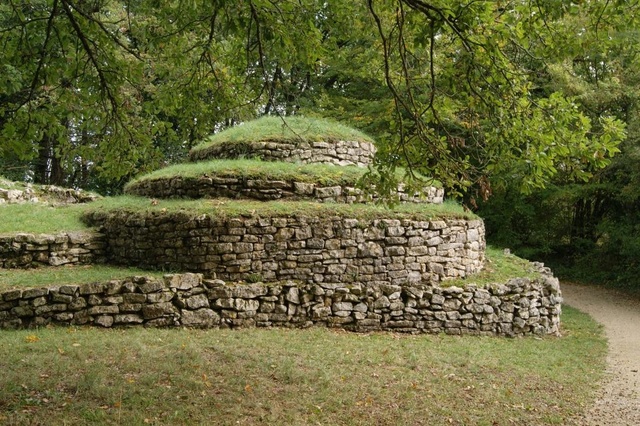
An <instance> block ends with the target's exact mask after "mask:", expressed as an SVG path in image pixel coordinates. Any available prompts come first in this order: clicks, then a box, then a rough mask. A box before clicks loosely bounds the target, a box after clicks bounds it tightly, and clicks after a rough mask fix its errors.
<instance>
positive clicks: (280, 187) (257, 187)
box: [125, 176, 444, 204]
mask: <svg viewBox="0 0 640 426" xmlns="http://www.w3.org/2000/svg"><path fill="white" fill-rule="evenodd" d="M125 193H127V194H130V195H139V196H143V197H153V198H172V197H182V198H185V197H186V198H195V199H198V198H218V197H224V198H253V199H258V200H263V201H270V200H278V199H283V198H286V199H292V200H303V199H313V200H318V201H321V202H337V203H363V202H372V201H375V197H369V196H364V195H363V194H362V190H360V189H358V188H354V187H351V186H346V185H343V186H321V185H318V184H313V183H305V182H295V181H282V180H266V179H261V180H258V179H243V178H239V177H208V176H201V177H191V178H189V177H182V176H176V177H172V178H158V179H148V180H141V181H138V182H135V183H134V184H132V185H129V186H128V187H127V188H126V189H125ZM398 196H399V199H400V201H402V202H412V203H431V204H441V203H442V202H443V200H444V189H442V188H435V187H430V188H427V189H425V190H424V191H423V193H422V194H420V195H418V196H412V197H410V196H409V195H408V194H407V193H405V192H402V191H398Z"/></svg>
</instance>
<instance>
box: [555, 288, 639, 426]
mask: <svg viewBox="0 0 640 426" xmlns="http://www.w3.org/2000/svg"><path fill="white" fill-rule="evenodd" d="M561 288H562V295H563V297H564V302H565V303H566V304H567V305H570V306H572V307H574V308H577V309H579V310H581V311H583V312H586V313H588V314H589V315H591V316H592V317H593V318H594V319H595V320H596V321H598V322H599V323H601V324H602V325H604V329H605V333H606V336H607V339H608V340H609V354H608V356H607V364H608V367H607V377H606V381H605V383H604V386H603V388H602V389H601V390H600V391H599V393H598V397H597V400H596V403H595V405H594V406H593V407H592V408H591V409H590V410H588V412H587V413H586V415H585V418H584V419H580V420H579V424H583V425H591V426H594V425H598V426H605V425H606V426H609V425H624V426H638V425H640V301H638V300H630V299H629V297H625V296H624V295H622V294H620V293H617V292H614V291H610V290H606V289H602V288H599V287H591V286H581V285H577V284H570V283H562V284H561Z"/></svg>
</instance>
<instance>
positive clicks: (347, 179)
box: [125, 159, 442, 192]
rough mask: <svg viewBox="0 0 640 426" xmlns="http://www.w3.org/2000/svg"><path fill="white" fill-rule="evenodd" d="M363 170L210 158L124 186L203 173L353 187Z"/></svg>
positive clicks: (401, 174) (400, 172)
mask: <svg viewBox="0 0 640 426" xmlns="http://www.w3.org/2000/svg"><path fill="white" fill-rule="evenodd" d="M366 172H367V170H366V169H364V168H362V167H356V166H335V165H331V164H295V163H286V162H272V161H262V160H259V159H237V160H236V159H234V160H209V161H203V162H198V163H185V164H176V165H173V166H169V167H165V168H162V169H159V170H156V171H154V172H151V173H149V174H146V175H143V176H140V177H138V178H137V179H135V180H133V181H131V182H129V183H128V184H127V185H126V186H125V192H126V191H127V190H128V189H130V188H132V187H134V186H136V185H137V184H138V183H140V182H144V181H149V180H163V179H171V178H175V177H181V178H199V177H201V176H204V175H207V176H209V177H222V178H227V177H234V178H244V179H268V180H280V181H287V182H290V181H295V182H305V183H315V184H318V185H322V186H333V185H350V186H354V185H356V184H357V183H358V180H359V179H360V178H361V177H362V176H363V175H364V174H365V173H366ZM404 174H405V171H404V170H398V171H397V172H396V175H397V176H396V177H397V179H398V180H399V181H401V180H402V178H403V177H404ZM417 178H418V179H422V180H423V181H424V182H425V183H427V184H429V185H433V186H436V187H441V186H442V184H441V183H440V182H438V181H436V180H434V179H429V178H426V177H422V176H417Z"/></svg>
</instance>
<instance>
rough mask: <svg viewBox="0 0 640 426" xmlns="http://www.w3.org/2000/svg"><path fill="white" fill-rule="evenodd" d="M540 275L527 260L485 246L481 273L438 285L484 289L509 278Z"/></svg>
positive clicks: (536, 276) (532, 277) (537, 276)
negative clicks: (470, 286) (473, 286)
mask: <svg viewBox="0 0 640 426" xmlns="http://www.w3.org/2000/svg"><path fill="white" fill-rule="evenodd" d="M541 275H542V274H541V273H540V272H538V271H537V270H536V269H535V268H534V267H533V265H532V264H531V262H529V261H528V260H526V259H522V258H520V257H518V256H515V255H513V254H505V253H504V250H503V249H500V248H496V247H491V246H487V248H486V250H485V263H484V268H483V269H482V271H480V272H478V273H476V274H473V275H469V276H468V277H466V278H457V279H455V280H447V281H441V282H440V285H441V286H443V287H451V286H459V287H464V286H465V285H467V284H476V285H477V286H478V287H486V286H488V285H491V284H496V283H497V284H503V283H506V282H507V281H509V279H511V278H530V279H534V278H539V277H541Z"/></svg>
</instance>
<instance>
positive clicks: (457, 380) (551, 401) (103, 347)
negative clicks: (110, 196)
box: [0, 308, 606, 425]
mask: <svg viewBox="0 0 640 426" xmlns="http://www.w3.org/2000/svg"><path fill="white" fill-rule="evenodd" d="M562 320H563V336H562V337H551V336H549V337H545V338H534V337H530V338H518V339H506V338H493V337H492V338H487V337H462V338H461V337H456V336H444V335H438V336H429V335H418V336H411V335H395V334H388V333H376V334H355V333H347V332H342V331H337V330H328V329H324V328H311V329H306V330H286V329H245V330H224V329H220V330H207V331H202V330H186V329H171V330H167V329H144V328H130V329H111V330H103V329H97V328H62V327H59V328H56V327H53V328H43V329H37V330H20V331H6V330H5V331H0V371H1V372H2V374H0V424H3V425H35V424H46V425H85V424H107V425H147V424H154V425H193V424H207V425H214V424H215V425H547V424H557V425H564V424H571V418H572V417H573V416H574V415H576V414H578V413H580V412H581V411H582V410H583V408H584V407H585V406H586V405H588V404H590V403H591V401H592V399H591V398H592V395H593V392H594V391H595V390H596V388H597V386H598V382H599V380H600V379H601V377H602V372H603V369H604V362H605V353H606V342H605V340H604V338H603V335H602V330H601V329H600V327H599V326H598V325H597V324H596V323H595V322H593V321H592V320H591V319H590V317H588V316H586V315H584V314H582V313H580V312H578V311H576V310H574V309H571V308H565V312H564V314H563V317H562Z"/></svg>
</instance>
